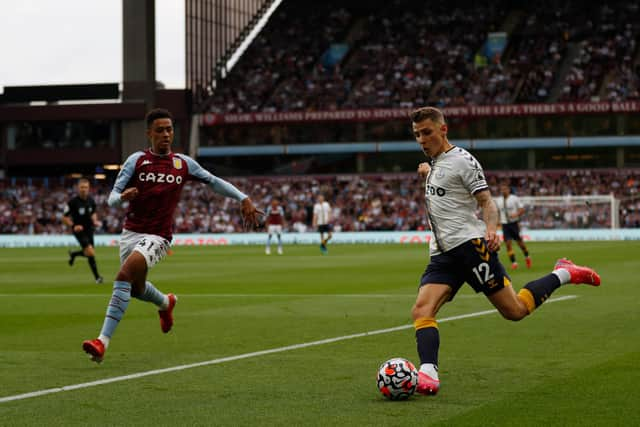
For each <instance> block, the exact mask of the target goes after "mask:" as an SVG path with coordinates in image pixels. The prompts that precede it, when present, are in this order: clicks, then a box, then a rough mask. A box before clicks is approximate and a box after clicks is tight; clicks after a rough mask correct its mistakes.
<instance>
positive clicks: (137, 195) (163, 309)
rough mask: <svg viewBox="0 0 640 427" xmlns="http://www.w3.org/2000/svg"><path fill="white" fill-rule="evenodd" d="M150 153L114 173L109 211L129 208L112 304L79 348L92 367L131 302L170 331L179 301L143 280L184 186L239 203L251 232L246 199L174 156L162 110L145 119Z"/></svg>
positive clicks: (165, 239)
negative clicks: (154, 313) (197, 185)
mask: <svg viewBox="0 0 640 427" xmlns="http://www.w3.org/2000/svg"><path fill="white" fill-rule="evenodd" d="M146 123H147V132H146V133H147V137H148V139H149V142H150V143H151V147H150V148H148V149H146V150H144V151H138V152H136V153H134V154H132V155H131V156H129V158H128V159H127V160H126V161H125V163H124V165H123V167H122V169H121V170H120V172H119V173H118V177H117V178H116V182H115V184H114V186H113V190H112V191H111V194H110V195H109V205H110V206H117V205H119V204H121V203H122V202H125V201H126V202H129V206H128V208H127V213H126V218H125V222H124V226H123V229H122V235H121V236H120V271H119V272H118V274H117V275H116V279H115V281H114V282H113V292H112V296H111V301H110V302H109V305H108V306H107V313H106V315H105V318H104V323H103V325H102V329H101V331H100V335H99V336H98V338H96V339H93V340H86V341H84V342H83V343H82V348H83V349H84V351H85V352H86V353H88V354H89V356H90V357H91V359H92V360H93V361H95V362H101V361H102V359H103V358H104V354H105V351H106V349H107V347H108V346H109V343H110V340H111V337H112V335H113V333H114V331H115V329H116V327H117V326H118V323H119V322H120V320H122V317H123V316H124V313H125V311H126V309H127V306H128V305H129V300H130V298H131V297H134V298H137V299H139V300H142V301H146V302H150V303H152V304H155V305H156V306H157V307H158V314H159V316H160V328H161V329H162V332H164V333H167V332H169V331H170V330H171V328H172V326H173V310H174V308H175V305H176V302H177V300H178V298H177V297H176V296H175V295H174V294H172V293H169V294H164V293H162V292H161V291H159V290H158V289H157V288H156V287H155V286H154V285H153V284H152V283H151V282H149V281H148V280H147V273H148V270H149V269H150V268H151V267H153V266H154V265H155V264H157V263H158V262H159V261H160V260H161V259H162V258H164V256H165V255H166V254H167V251H168V250H169V247H170V245H171V238H172V228H173V217H174V211H175V209H176V206H177V204H178V202H179V201H180V193H181V191H182V188H183V186H184V184H185V183H186V182H187V181H188V180H194V181H200V182H202V183H205V184H207V185H209V186H210V187H211V188H212V189H213V191H215V192H216V193H218V194H221V195H223V196H226V197H231V198H234V199H236V200H238V201H240V202H241V212H242V217H243V220H244V221H245V224H247V223H248V224H250V225H251V226H256V225H257V224H258V218H259V215H262V214H263V212H261V211H260V210H258V209H256V208H255V206H254V205H253V202H252V201H251V199H250V198H249V197H248V196H247V195H245V194H244V193H242V192H241V191H240V190H238V189H237V188H236V187H235V186H233V185H232V184H230V183H229V182H227V181H225V180H223V179H220V178H218V177H216V176H214V175H212V174H211V173H210V172H208V171H206V170H205V169H203V168H202V167H201V166H200V165H199V164H198V163H197V162H196V161H195V160H193V159H192V158H191V157H189V156H186V155H184V154H178V153H173V152H172V151H171V144H172V143H173V137H174V132H173V117H172V116H171V113H170V112H169V111H167V110H164V109H160V108H158V109H154V110H151V111H150V112H149V113H148V114H147V116H146Z"/></svg>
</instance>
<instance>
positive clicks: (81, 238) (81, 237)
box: [73, 231, 95, 249]
mask: <svg viewBox="0 0 640 427" xmlns="http://www.w3.org/2000/svg"><path fill="white" fill-rule="evenodd" d="M73 235H74V236H75V238H76V240H77V241H78V243H80V246H81V247H82V249H84V248H86V247H87V246H89V245H91V246H95V245H94V244H93V233H92V232H87V231H81V232H79V233H73Z"/></svg>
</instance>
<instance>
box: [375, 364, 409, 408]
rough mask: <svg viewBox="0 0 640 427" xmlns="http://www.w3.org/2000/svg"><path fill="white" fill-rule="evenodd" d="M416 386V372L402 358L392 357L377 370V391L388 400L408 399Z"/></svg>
mask: <svg viewBox="0 0 640 427" xmlns="http://www.w3.org/2000/svg"><path fill="white" fill-rule="evenodd" d="M417 386H418V370H417V369H416V367H415V366H414V365H413V363H411V362H410V361H408V360H407V359H403V358H402V357H394V358H393V359H389V360H387V361H386V362H384V363H383V364H382V365H380V369H378V390H380V393H382V395H383V396H384V397H386V398H387V399H390V400H405V399H408V398H409V397H410V396H411V395H412V394H413V393H414V392H415V391H416V387H417Z"/></svg>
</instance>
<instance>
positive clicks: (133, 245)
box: [120, 229, 171, 268]
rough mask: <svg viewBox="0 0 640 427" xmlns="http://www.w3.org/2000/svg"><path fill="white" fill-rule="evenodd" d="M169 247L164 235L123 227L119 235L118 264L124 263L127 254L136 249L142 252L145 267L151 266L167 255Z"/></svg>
mask: <svg viewBox="0 0 640 427" xmlns="http://www.w3.org/2000/svg"><path fill="white" fill-rule="evenodd" d="M170 247H171V244H170V243H169V241H168V240H167V239H165V238H164V237H160V236H157V235H155V234H143V233H136V232H135V231H130V230H124V229H123V230H122V234H121V235H120V264H121V265H122V264H124V262H125V260H126V259H127V258H128V257H129V255H131V253H132V252H133V251H136V252H140V253H141V254H142V256H143V257H144V259H145V261H146V262H147V267H148V268H151V267H153V266H154V265H156V264H157V263H158V262H159V261H160V260H161V259H162V258H164V257H165V256H166V255H167V251H168V250H169V248H170Z"/></svg>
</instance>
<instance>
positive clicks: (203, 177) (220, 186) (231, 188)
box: [179, 155, 249, 200]
mask: <svg viewBox="0 0 640 427" xmlns="http://www.w3.org/2000/svg"><path fill="white" fill-rule="evenodd" d="M179 157H180V158H181V159H182V160H184V161H185V163H186V164H187V167H188V171H189V175H190V178H191V179H193V180H195V181H200V182H203V183H205V184H207V185H208V186H209V187H211V189H212V190H213V191H215V192H216V193H218V194H220V195H222V196H226V197H231V198H233V199H236V200H244V199H246V198H247V197H249V196H247V195H246V194H244V193H243V192H242V191H240V190H238V188H237V187H236V186H235V185H233V184H231V183H230V182H228V181H225V180H224V179H222V178H218V177H217V176H215V175H214V174H212V173H211V172H209V171H208V170H206V169H205V168H203V167H202V166H200V164H199V163H198V162H196V161H195V160H194V159H192V158H191V157H189V156H185V155H180V156H179Z"/></svg>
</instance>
